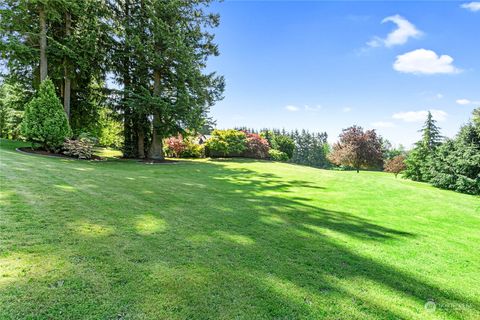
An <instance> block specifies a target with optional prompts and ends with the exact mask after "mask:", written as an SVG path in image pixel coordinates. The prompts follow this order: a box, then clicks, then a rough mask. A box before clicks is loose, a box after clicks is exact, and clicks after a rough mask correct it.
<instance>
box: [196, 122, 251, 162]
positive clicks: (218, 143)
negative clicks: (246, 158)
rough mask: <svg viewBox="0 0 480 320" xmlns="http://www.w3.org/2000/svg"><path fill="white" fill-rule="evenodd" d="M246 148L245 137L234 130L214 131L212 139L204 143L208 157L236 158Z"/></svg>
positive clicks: (242, 133)
mask: <svg viewBox="0 0 480 320" xmlns="http://www.w3.org/2000/svg"><path fill="white" fill-rule="evenodd" d="M246 147H247V135H246V134H245V132H243V131H238V130H234V129H229V130H214V131H213V132H212V137H210V139H208V140H207V141H206V143H205V148H206V150H208V151H207V153H208V155H209V156H210V157H219V156H223V157H227V156H228V157H238V156H241V155H242V154H243V152H244V151H245V149H246Z"/></svg>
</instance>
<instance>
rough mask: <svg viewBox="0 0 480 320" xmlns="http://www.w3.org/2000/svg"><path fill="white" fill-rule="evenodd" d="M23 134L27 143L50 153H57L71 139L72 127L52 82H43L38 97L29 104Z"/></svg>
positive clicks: (23, 123) (23, 124)
mask: <svg viewBox="0 0 480 320" xmlns="http://www.w3.org/2000/svg"><path fill="white" fill-rule="evenodd" d="M22 134H23V136H24V137H25V138H26V140H27V141H30V142H32V143H36V144H39V145H40V146H41V147H42V148H44V149H45V150H50V151H56V150H57V149H58V148H59V147H61V146H62V144H63V142H64V141H65V139H67V138H69V137H70V135H71V130H70V126H69V124H68V120H67V117H66V115H65V112H64V111H63V107H62V104H61V103H60V101H59V100H58V97H57V95H56V94H55V87H54V86H53V82H52V81H51V80H49V79H47V80H45V81H43V82H42V83H41V84H40V88H39V89H38V92H37V94H36V96H35V97H34V98H33V99H32V101H30V103H28V105H27V107H26V110H25V115H24V119H23V122H22Z"/></svg>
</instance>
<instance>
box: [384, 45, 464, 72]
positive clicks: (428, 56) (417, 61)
mask: <svg viewBox="0 0 480 320" xmlns="http://www.w3.org/2000/svg"><path fill="white" fill-rule="evenodd" d="M393 69H395V70H397V71H399V72H404V73H414V74H437V73H444V74H445V73H446V74H448V73H459V72H461V70H460V69H458V68H456V67H455V66H454V65H453V58H452V57H450V56H448V55H441V56H439V55H437V53H435V51H432V50H426V49H417V50H414V51H410V52H407V53H405V54H402V55H399V56H397V60H396V61H395V63H394V64H393Z"/></svg>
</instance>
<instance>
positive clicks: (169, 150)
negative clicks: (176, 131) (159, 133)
mask: <svg viewBox="0 0 480 320" xmlns="http://www.w3.org/2000/svg"><path fill="white" fill-rule="evenodd" d="M164 144H165V150H164V151H165V153H166V155H167V156H168V157H171V158H201V157H203V156H204V146H203V145H199V144H198V143H196V142H195V141H193V139H192V137H191V136H190V137H186V138H184V137H183V136H182V135H178V136H177V137H170V138H167V139H165V143H164Z"/></svg>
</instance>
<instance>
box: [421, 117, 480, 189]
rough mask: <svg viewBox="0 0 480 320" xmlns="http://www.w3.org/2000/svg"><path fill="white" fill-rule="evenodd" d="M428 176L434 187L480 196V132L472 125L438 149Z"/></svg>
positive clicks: (465, 127) (463, 128) (466, 126)
mask: <svg viewBox="0 0 480 320" xmlns="http://www.w3.org/2000/svg"><path fill="white" fill-rule="evenodd" d="M430 175H431V178H430V179H429V182H430V183H432V184H433V185H434V186H436V187H440V188H444V189H450V190H455V191H458V192H463V193H470V194H477V195H480V131H478V130H476V128H475V126H474V125H473V124H468V125H465V126H463V127H462V129H461V130H460V133H459V134H458V135H457V136H456V137H455V138H454V139H452V140H447V141H446V142H445V143H443V144H442V145H441V146H440V147H438V148H437V151H436V152H435V154H434V156H433V158H432V161H431V164H430Z"/></svg>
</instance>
